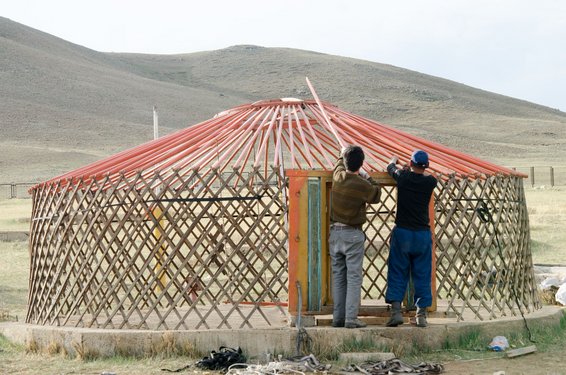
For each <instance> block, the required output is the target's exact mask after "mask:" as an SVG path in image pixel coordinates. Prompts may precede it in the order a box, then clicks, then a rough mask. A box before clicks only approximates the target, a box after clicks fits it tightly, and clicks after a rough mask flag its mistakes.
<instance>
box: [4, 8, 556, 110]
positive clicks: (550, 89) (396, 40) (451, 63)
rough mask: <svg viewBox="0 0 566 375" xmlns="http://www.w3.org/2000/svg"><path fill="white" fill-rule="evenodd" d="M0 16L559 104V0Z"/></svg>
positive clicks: (133, 45) (139, 45)
mask: <svg viewBox="0 0 566 375" xmlns="http://www.w3.org/2000/svg"><path fill="white" fill-rule="evenodd" d="M0 15H1V16H3V17H6V18H9V19H11V20H13V21H16V22H20V23H23V24H24V25H27V26H30V27H32V28H35V29H38V30H41V31H44V32H46V33H49V34H52V35H55V36H57V37H60V38H62V39H65V40H67V41H69V42H72V43H76V44H79V45H82V46H84V47H88V48H91V49H94V50H97V51H102V52H137V53H151V54H175V53H190V52H198V51H209V50H215V49H221V48H225V47H229V46H233V45H238V44H253V45H259V46H263V47H286V48H298V49H304V50H311V51H317V52H323V53H328V54H333V55H339V56H346V57H353V58H359V59H363V60H369V61H374V62H378V63H383V64H390V65H394V66H397V67H401V68H406V69H411V70H414V71H417V72H421V73H425V74H429V75H433V76H437V77H442V78H446V79H450V80H453V81H456V82H459V83H463V84H466V85H469V86H472V87H476V88H480V89H483V90H487V91H491V92H495V93H498V94H503V95H507V96H511V97H515V98H519V99H524V100H528V101H531V102H534V103H537V104H542V105H545V106H548V107H551V108H556V109H560V110H562V111H566V1H565V0H473V1H472V0H396V1H391V0H359V1H356V0H310V1H309V0H303V1H300V0H279V1H270V0H208V1H190V0H185V1H182V0H159V1H149V0H96V1H94V0H88V1H86V0H83V1H81V0H50V1H46V0H0ZM0 53H1V51H0Z"/></svg>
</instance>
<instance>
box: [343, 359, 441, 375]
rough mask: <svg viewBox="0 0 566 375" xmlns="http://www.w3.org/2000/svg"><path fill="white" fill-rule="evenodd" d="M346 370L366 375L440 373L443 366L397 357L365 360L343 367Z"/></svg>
mask: <svg viewBox="0 0 566 375" xmlns="http://www.w3.org/2000/svg"><path fill="white" fill-rule="evenodd" d="M344 370H345V371H348V372H361V373H363V374H366V375H389V374H396V373H403V374H440V373H442V372H444V366H443V365H442V364H440V363H431V362H421V363H419V364H417V365H409V364H407V363H405V362H403V361H401V360H400V359H398V358H394V359H388V360H386V361H379V362H365V363H363V364H361V365H350V366H348V367H347V368H345V369H344Z"/></svg>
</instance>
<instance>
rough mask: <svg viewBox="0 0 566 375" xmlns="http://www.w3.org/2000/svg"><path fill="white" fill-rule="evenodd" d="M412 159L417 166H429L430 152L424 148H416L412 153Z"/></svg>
mask: <svg viewBox="0 0 566 375" xmlns="http://www.w3.org/2000/svg"><path fill="white" fill-rule="evenodd" d="M411 161H412V162H413V164H415V165H416V166H417V167H421V168H427V167H428V154H427V153H426V152H424V151H423V150H416V151H415V152H413V155H411Z"/></svg>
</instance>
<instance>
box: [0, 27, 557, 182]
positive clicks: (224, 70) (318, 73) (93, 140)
mask: <svg viewBox="0 0 566 375" xmlns="http://www.w3.org/2000/svg"><path fill="white" fill-rule="evenodd" d="M305 76H308V77H309V78H310V80H311V81H312V82H313V84H314V85H315V88H316V90H317V93H318V94H319V96H320V97H321V98H322V99H323V100H325V101H328V102H331V103H333V104H335V105H338V106H339V107H341V108H342V109H344V110H347V111H350V112H353V113H356V114H359V115H362V116H365V117H368V118H371V119H374V120H377V121H379V122H382V123H385V124H389V125H392V126H395V127H397V128H399V129H402V130H404V131H407V132H410V133H412V134H415V135H417V136H420V137H423V138H426V139H430V140H434V141H437V142H440V143H442V144H444V145H446V146H449V147H452V148H455V149H458V150H461V151H464V152H467V153H470V154H473V155H476V156H479V157H481V158H484V159H487V160H490V161H494V162H497V163H500V164H505V165H519V164H520V165H525V164H537V163H548V164H553V163H559V162H562V161H563V160H564V159H565V158H566V147H565V146H566V113H563V112H560V111H558V110H554V109H551V108H547V107H544V106H541V105H537V104H533V103H529V102H526V101H522V100H518V99H513V98H510V97H506V96H502V95H497V94H494V93H490V92H487V91H483V90H479V89H476V88H472V87H469V86H465V85H462V84H459V83H457V82H453V81H449V80H446V79H442V78H438V77H433V76H429V75H425V74H421V73H418V72H414V71H410V70H407V69H402V68H398V67H394V66H391V65H386V64H380V63H375V62H370V61H363V60H358V59H351V58H346V57H340V56H332V55H327V54H321V53H316V52H311V51H302V50H296V49H285V48H263V47H258V46H247V45H242V46H234V47H229V48H225V49H222V50H217V51H207V52H198V53H190V54H181V55H146V54H119V53H102V52H97V51H93V50H90V49H88V48H85V47H81V46H78V45H75V44H72V43H69V42H67V41H64V40H62V39H59V38H56V37H54V36H51V35H49V34H46V33H43V32H41V31H38V30H34V29H32V28H29V27H27V26H24V25H21V24H19V23H16V22H13V21H11V20H9V19H6V18H2V17H0V77H1V82H2V85H0V96H1V98H2V100H1V101H0V114H1V119H2V126H1V127H0V146H1V148H2V157H1V158H0V182H7V181H23V180H30V181H40V180H44V179H46V178H49V177H52V176H54V175H57V174H60V173H63V172H65V171H68V170H71V169H74V168H77V167H79V166H82V165H84V164H86V163H89V162H92V161H94V160H97V159H100V158H102V157H104V156H107V155H110V154H113V153H115V152H118V151H120V150H123V149H125V148H129V147H133V146H135V145H138V144H140V143H143V142H145V141H148V140H150V139H151V137H152V136H153V127H152V107H153V106H157V108H158V111H159V123H160V128H161V129H160V132H161V133H162V134H165V133H168V132H171V131H173V130H175V129H179V128H183V127H186V126H190V125H193V124H195V123H198V122H200V121H203V120H205V119H208V118H211V117H212V116H214V114H216V113H218V112H220V111H222V110H224V109H228V108H231V107H233V106H236V105H239V104H244V103H248V102H253V101H256V100H261V99H271V98H280V97H298V98H310V97H311V94H310V92H309V90H308V87H307V86H306V83H305Z"/></svg>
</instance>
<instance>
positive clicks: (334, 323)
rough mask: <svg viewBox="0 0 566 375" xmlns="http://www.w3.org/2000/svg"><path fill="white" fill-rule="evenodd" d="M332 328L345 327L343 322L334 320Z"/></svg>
mask: <svg viewBox="0 0 566 375" xmlns="http://www.w3.org/2000/svg"><path fill="white" fill-rule="evenodd" d="M332 327H344V321H343V320H332Z"/></svg>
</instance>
